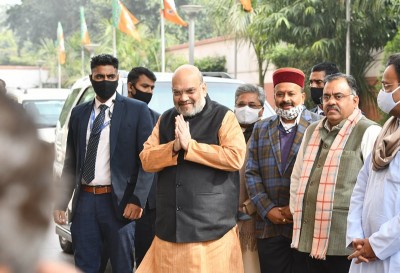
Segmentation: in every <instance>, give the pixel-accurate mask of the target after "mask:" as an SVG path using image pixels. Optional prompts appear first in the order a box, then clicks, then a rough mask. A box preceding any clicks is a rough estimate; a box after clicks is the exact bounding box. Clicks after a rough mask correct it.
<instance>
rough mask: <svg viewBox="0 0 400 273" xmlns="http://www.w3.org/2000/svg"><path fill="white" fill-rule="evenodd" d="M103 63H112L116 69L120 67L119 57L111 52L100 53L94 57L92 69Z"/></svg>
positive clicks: (91, 64)
mask: <svg viewBox="0 0 400 273" xmlns="http://www.w3.org/2000/svg"><path fill="white" fill-rule="evenodd" d="M101 65H112V66H113V67H114V68H115V69H118V59H117V58H115V57H114V56H112V55H110V54H100V55H97V56H94V57H92V59H91V61H90V69H92V70H93V68H95V67H98V66H101Z"/></svg>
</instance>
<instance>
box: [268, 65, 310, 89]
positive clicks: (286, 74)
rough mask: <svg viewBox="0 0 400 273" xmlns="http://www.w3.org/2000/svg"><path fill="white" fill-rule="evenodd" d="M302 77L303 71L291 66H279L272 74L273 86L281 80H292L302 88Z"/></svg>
mask: <svg viewBox="0 0 400 273" xmlns="http://www.w3.org/2000/svg"><path fill="white" fill-rule="evenodd" d="M304 78H305V75H304V73H303V71H301V70H300V69H297V68H292V67H284V68H279V69H277V70H275V72H274V74H272V81H273V83H274V87H275V86H276V85H277V84H279V83H281V82H292V83H295V84H297V85H298V86H300V87H301V88H304Z"/></svg>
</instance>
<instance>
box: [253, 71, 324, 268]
mask: <svg viewBox="0 0 400 273" xmlns="http://www.w3.org/2000/svg"><path fill="white" fill-rule="evenodd" d="M272 78H273V83H274V98H275V105H276V115H275V116H272V117H270V118H267V119H264V120H262V121H259V122H257V123H256V124H255V126H254V129H253V134H252V137H251V139H250V141H249V142H250V144H249V151H248V155H249V159H248V161H247V165H246V174H245V176H246V186H247V190H248V193H249V196H250V199H251V201H252V202H253V203H254V205H255V206H256V208H257V222H256V235H257V247H258V254H259V260H260V268H261V272H262V273H266V272H274V273H293V272H295V273H298V272H308V271H307V264H306V256H305V255H301V254H300V253H299V252H297V251H296V250H293V249H291V247H290V243H291V238H292V228H293V225H292V214H291V213H290V210H289V197H290V192H289V190H290V176H291V174H292V169H293V165H294V162H295V160H296V155H297V151H298V150H299V148H300V143H301V140H302V138H303V135H304V132H305V130H306V128H307V127H308V125H310V123H312V122H314V121H317V120H319V119H320V116H319V115H317V114H314V113H311V112H310V111H308V110H307V109H306V108H305V107H304V105H303V104H304V99H305V93H304V89H303V88H304V78H305V76H304V73H303V72H302V71H301V70H299V69H296V68H281V69H278V70H276V71H275V72H274V74H273V75H272Z"/></svg>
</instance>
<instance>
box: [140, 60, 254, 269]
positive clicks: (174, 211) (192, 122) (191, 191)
mask: <svg viewBox="0 0 400 273" xmlns="http://www.w3.org/2000/svg"><path fill="white" fill-rule="evenodd" d="M172 94H173V100H174V104H175V107H174V108H172V109H170V110H167V111H166V112H164V114H162V116H161V117H160V119H159V120H158V122H157V124H156V126H155V128H154V130H153V133H152V135H151V136H150V137H149V139H148V140H147V142H146V143H145V144H144V149H143V152H142V153H141V154H140V158H141V160H142V163H143V166H144V169H145V170H147V171H150V172H158V181H157V202H156V210H157V216H156V237H155V239H154V240H153V243H152V245H151V247H150V249H149V251H148V252H147V254H146V256H145V258H144V259H143V261H142V263H141V265H140V266H139V268H138V270H137V272H138V273H140V272H142V273H144V272H152V273H157V272H160V273H161V272H162V273H181V272H182V273H188V272H193V273H194V272H204V273H208V272H209V273H225V272H238V273H241V272H243V263H242V257H241V251H240V243H239V239H238V235H237V227H236V213H237V209H238V194H239V179H238V172H237V171H238V170H239V169H240V167H241V166H242V164H243V161H244V156H245V151H246V143H245V140H244V137H243V133H242V132H241V128H240V126H239V123H238V122H237V120H236V118H235V115H234V113H233V112H232V111H230V110H229V109H228V108H226V107H224V106H222V105H220V104H218V103H216V102H213V101H212V100H211V99H210V98H209V97H208V95H207V87H206V83H205V82H203V78H202V75H201V73H200V71H199V70H198V68H196V67H195V66H192V65H183V66H181V67H179V68H178V69H177V70H176V71H175V73H174V75H173V78H172Z"/></svg>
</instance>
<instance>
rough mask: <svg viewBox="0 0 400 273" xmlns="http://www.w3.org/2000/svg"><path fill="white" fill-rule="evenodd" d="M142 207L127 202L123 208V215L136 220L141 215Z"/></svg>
mask: <svg viewBox="0 0 400 273" xmlns="http://www.w3.org/2000/svg"><path fill="white" fill-rule="evenodd" d="M142 213H143V209H142V208H141V207H139V206H136V205H135V204H127V205H126V207H125V210H124V214H123V215H122V216H124V217H125V218H126V219H129V220H136V219H139V218H140V217H142Z"/></svg>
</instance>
